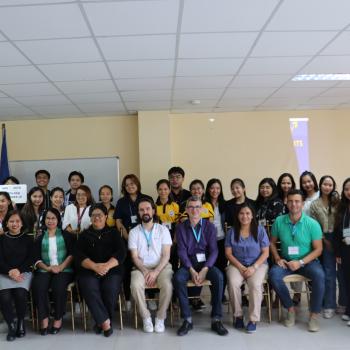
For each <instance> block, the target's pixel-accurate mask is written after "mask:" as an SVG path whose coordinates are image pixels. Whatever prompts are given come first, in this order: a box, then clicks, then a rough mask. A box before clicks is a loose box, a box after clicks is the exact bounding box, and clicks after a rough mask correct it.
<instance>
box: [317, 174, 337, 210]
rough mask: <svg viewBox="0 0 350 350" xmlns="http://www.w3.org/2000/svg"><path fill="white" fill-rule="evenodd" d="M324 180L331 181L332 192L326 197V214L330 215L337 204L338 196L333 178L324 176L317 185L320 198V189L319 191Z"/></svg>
mask: <svg viewBox="0 0 350 350" xmlns="http://www.w3.org/2000/svg"><path fill="white" fill-rule="evenodd" d="M326 179H331V180H332V182H333V190H332V192H331V193H330V194H329V195H328V196H327V197H328V212H329V213H331V212H332V208H334V207H335V206H337V204H338V202H339V196H338V192H337V191H336V188H337V184H336V182H335V180H334V178H333V177H332V176H330V175H324V176H322V177H321V178H320V184H319V188H320V197H322V189H321V185H322V184H323V183H324V181H325V180H326Z"/></svg>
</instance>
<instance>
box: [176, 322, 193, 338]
mask: <svg viewBox="0 0 350 350" xmlns="http://www.w3.org/2000/svg"><path fill="white" fill-rule="evenodd" d="M192 328H193V323H191V322H188V321H187V320H184V322H183V324H182V326H181V327H180V328H179V329H178V330H177V335H179V336H180V337H181V336H183V335H186V334H187V333H188V332H189V331H190V330H191V329H192Z"/></svg>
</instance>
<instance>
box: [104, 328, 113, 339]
mask: <svg viewBox="0 0 350 350" xmlns="http://www.w3.org/2000/svg"><path fill="white" fill-rule="evenodd" d="M112 334H113V328H112V326H111V328H110V329H107V330H106V331H103V335H104V336H105V337H106V338H108V337H109V336H111V335H112Z"/></svg>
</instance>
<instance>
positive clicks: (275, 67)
mask: <svg viewBox="0 0 350 350" xmlns="http://www.w3.org/2000/svg"><path fill="white" fill-rule="evenodd" d="M308 60H309V57H267V58H248V59H247V61H246V63H245V64H244V66H243V68H242V70H241V71H240V74H242V75H244V74H247V75H257V74H293V73H296V72H297V71H298V70H299V69H300V68H301V67H302V66H303V65H304V64H305V63H306V62H307V61H308Z"/></svg>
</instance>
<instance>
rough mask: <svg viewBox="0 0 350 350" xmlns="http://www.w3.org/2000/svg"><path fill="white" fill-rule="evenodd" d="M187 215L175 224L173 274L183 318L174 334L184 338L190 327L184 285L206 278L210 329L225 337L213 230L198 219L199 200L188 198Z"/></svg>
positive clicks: (220, 278)
mask: <svg viewBox="0 0 350 350" xmlns="http://www.w3.org/2000/svg"><path fill="white" fill-rule="evenodd" d="M186 212H187V214H188V220H186V221H184V222H182V223H180V224H178V226H177V228H176V241H177V247H178V255H179V259H180V262H181V267H180V269H179V270H178V271H177V272H176V274H175V277H174V287H175V291H176V294H177V296H178V298H179V303H180V309H181V317H182V318H183V319H184V321H183V324H182V326H181V327H180V328H179V329H178V331H177V334H178V335H180V336H182V335H186V334H187V333H188V332H189V331H190V330H191V329H192V328H193V323H192V316H191V310H190V306H189V302H188V294H187V282H188V281H189V280H190V279H191V280H192V281H193V283H194V284H195V285H196V286H201V285H202V283H203V282H204V280H206V279H207V280H209V281H210V282H211V288H210V289H211V293H212V299H211V300H212V312H211V317H212V324H211V329H212V330H213V331H214V332H216V333H217V334H218V335H226V334H227V333H228V331H227V329H226V328H225V327H224V326H223V324H222V322H221V317H222V306H221V297H222V291H223V276H222V273H221V271H220V270H219V269H218V268H216V267H215V266H214V264H215V261H216V259H217V256H218V246H217V241H216V229H215V226H214V225H213V224H212V223H211V222H209V221H208V220H206V219H202V218H201V212H202V201H201V199H200V198H198V197H195V196H193V197H190V198H189V199H188V200H187V202H186Z"/></svg>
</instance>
